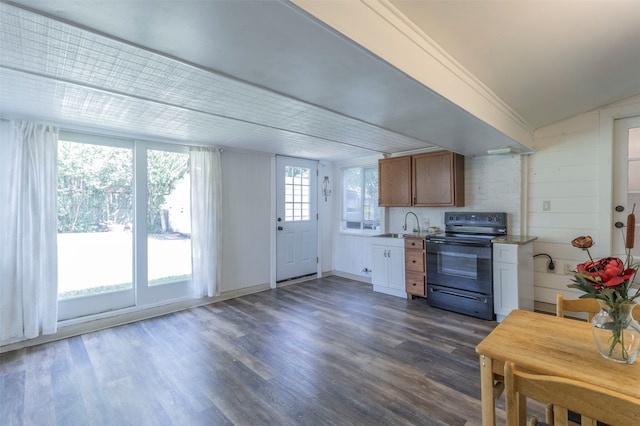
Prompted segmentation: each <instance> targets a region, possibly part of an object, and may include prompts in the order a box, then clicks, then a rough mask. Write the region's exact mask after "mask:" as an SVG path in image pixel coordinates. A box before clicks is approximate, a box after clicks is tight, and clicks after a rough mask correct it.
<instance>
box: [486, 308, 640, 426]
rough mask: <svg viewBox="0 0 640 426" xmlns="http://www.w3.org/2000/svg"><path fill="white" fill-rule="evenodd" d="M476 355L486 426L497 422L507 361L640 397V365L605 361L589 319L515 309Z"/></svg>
mask: <svg viewBox="0 0 640 426" xmlns="http://www.w3.org/2000/svg"><path fill="white" fill-rule="evenodd" d="M476 352H477V353H478V355H479V356H480V386H481V396H482V424H483V425H484V426H493V425H495V423H496V413H495V399H496V398H498V397H500V394H501V393H502V390H503V384H502V382H501V380H502V375H503V371H504V370H503V369H504V363H505V361H506V360H510V361H513V362H514V364H515V365H516V366H517V367H518V369H519V370H524V371H528V372H531V373H537V374H545V375H553V376H561V377H567V378H570V379H576V380H581V381H583V382H587V383H591V384H594V385H596V386H600V387H603V388H607V389H612V390H616V391H618V392H622V393H625V394H628V395H631V396H634V397H636V398H640V361H638V362H636V363H634V364H621V363H617V362H614V361H610V360H607V359H604V358H603V357H602V356H601V355H600V353H599V352H598V350H597V348H596V346H595V342H594V341H593V336H592V333H591V324H590V323H588V322H586V321H578V320H574V319H570V318H558V317H555V316H552V315H546V314H541V313H536V312H529V311H522V310H514V311H512V312H511V313H510V314H509V315H508V316H507V317H506V318H505V319H504V320H503V321H502V322H501V323H500V324H498V326H497V327H496V328H495V329H494V330H493V331H492V332H491V333H490V334H489V335H488V336H487V337H486V338H484V340H482V342H480V343H479V344H478V346H476Z"/></svg>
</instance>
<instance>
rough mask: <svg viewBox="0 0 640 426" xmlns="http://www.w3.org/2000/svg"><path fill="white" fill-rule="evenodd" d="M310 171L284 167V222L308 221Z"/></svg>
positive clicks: (304, 168)
mask: <svg viewBox="0 0 640 426" xmlns="http://www.w3.org/2000/svg"><path fill="white" fill-rule="evenodd" d="M310 177H311V169H309V168H306V167H291V166H285V177H284V194H285V199H284V212H285V213H284V220H285V221H286V222H296V221H303V220H310V217H309V211H310V210H309V204H310V199H309V194H310V187H309V186H310V185H311V181H310Z"/></svg>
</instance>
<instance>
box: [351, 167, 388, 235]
mask: <svg viewBox="0 0 640 426" xmlns="http://www.w3.org/2000/svg"><path fill="white" fill-rule="evenodd" d="M342 187H343V191H342V229H344V230H350V231H358V230H360V231H366V230H376V229H380V208H379V207H378V167H377V166H374V167H349V168H346V169H344V170H343V173H342Z"/></svg>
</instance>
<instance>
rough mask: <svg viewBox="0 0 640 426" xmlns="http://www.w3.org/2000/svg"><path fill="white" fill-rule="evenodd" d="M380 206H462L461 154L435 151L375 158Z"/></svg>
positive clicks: (462, 162) (462, 159) (462, 166)
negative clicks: (376, 161)
mask: <svg viewBox="0 0 640 426" xmlns="http://www.w3.org/2000/svg"><path fill="white" fill-rule="evenodd" d="M378 194H379V195H378V196H379V200H378V205H379V206H380V207H408V206H418V207H441V206H455V207H462V206H464V156H462V155H460V154H456V153H453V152H450V151H436V152H428V153H425V154H417V155H413V156H410V155H407V156H404V157H393V158H385V159H383V160H379V161H378Z"/></svg>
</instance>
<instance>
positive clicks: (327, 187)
mask: <svg viewBox="0 0 640 426" xmlns="http://www.w3.org/2000/svg"><path fill="white" fill-rule="evenodd" d="M322 195H324V201H327V197H329V196H330V195H331V182H329V176H325V177H324V179H323V180H322Z"/></svg>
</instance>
